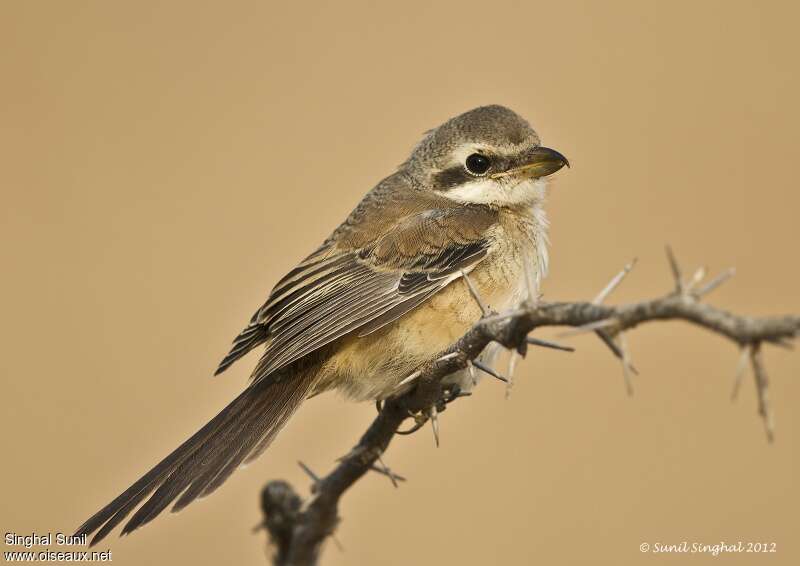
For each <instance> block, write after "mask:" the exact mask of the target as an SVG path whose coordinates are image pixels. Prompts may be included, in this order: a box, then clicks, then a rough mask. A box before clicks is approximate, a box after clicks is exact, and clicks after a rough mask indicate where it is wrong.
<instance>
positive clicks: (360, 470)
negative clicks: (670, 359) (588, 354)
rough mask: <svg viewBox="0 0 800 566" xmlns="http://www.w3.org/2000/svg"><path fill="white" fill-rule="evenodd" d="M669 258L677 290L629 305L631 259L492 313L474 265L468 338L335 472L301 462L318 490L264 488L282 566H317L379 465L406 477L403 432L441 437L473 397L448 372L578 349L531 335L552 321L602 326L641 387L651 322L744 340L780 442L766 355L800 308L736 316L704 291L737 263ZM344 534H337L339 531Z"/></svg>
mask: <svg viewBox="0 0 800 566" xmlns="http://www.w3.org/2000/svg"><path fill="white" fill-rule="evenodd" d="M667 258H668V260H669V265H670V268H671V271H672V275H673V279H674V289H673V291H671V292H670V293H668V294H667V295H665V296H663V297H659V298H656V299H652V300H647V301H642V302H638V303H631V304H626V305H619V306H607V305H604V304H603V303H604V301H605V300H606V299H607V298H608V296H609V295H610V294H611V293H612V292H613V291H614V289H615V288H616V287H617V286H618V285H619V284H620V282H621V281H622V280H623V278H624V277H625V276H626V275H627V274H628V272H630V270H631V269H632V268H633V265H634V263H635V262H631V263H630V264H628V265H627V266H625V268H624V269H623V270H622V271H621V272H620V273H619V274H617V275H616V276H615V277H614V278H613V279H612V280H611V281H610V282H609V283H608V285H606V287H605V288H603V290H602V291H601V292H600V293H599V294H598V295H597V297H595V299H594V300H593V301H592V302H545V301H538V300H537V297H536V296H535V294H534V292H533V286H532V284H531V283H530V282H531V277H528V278H527V279H528V282H529V283H528V285H529V286H528V289H529V294H528V300H526V301H524V302H523V303H522V304H521V305H519V307H517V308H515V309H513V310H512V311H510V312H508V313H501V314H494V313H490V312H489V311H488V310H487V308H486V306H485V303H484V302H483V301H482V299H481V297H480V296H479V295H478V293H477V291H476V289H475V287H474V285H472V282H471V281H470V279H469V276H468V275H467V274H466V273H463V274H462V275H463V277H464V279H465V282H466V283H467V286H468V288H469V290H470V293H471V294H472V296H473V298H474V299H475V301H476V302H477V304H478V305H479V306H480V307H481V311H482V312H483V317H482V318H481V320H479V321H478V322H477V323H476V324H475V325H474V326H473V327H472V328H471V329H470V330H469V331H468V332H467V333H466V334H465V335H464V336H463V337H461V339H460V340H458V341H457V342H456V343H455V344H453V345H452V346H451V347H450V348H448V349H447V350H446V351H444V352H442V353H441V356H440V357H439V358H438V359H436V360H435V361H434V362H432V363H430V364H429V365H427V366H426V367H422V368H420V369H419V370H418V371H416V372H414V374H412V375H410V376H409V377H408V378H406V379H405V380H404V381H403V383H402V384H401V385H402V387H401V388H400V389H399V393H398V394H397V395H396V396H394V397H392V398H390V399H388V400H386V401H385V402H384V403H382V404H381V403H379V404H378V415H377V416H376V417H375V420H374V421H373V422H372V424H371V425H370V426H369V428H368V429H367V431H366V432H365V433H364V434H363V436H362V437H361V439H360V440H359V441H358V443H357V444H356V446H355V447H354V448H353V449H352V450H350V452H349V453H348V454H346V455H345V456H344V457H342V458H341V459H340V460H339V461H338V463H337V465H336V467H335V468H334V469H333V471H331V472H330V473H329V474H328V475H326V476H324V477H318V476H317V475H316V474H314V472H312V471H311V470H310V469H309V468H308V467H307V466H305V465H304V464H302V463H301V466H302V467H303V469H304V470H305V471H306V473H308V474H309V476H310V477H311V478H312V481H313V485H312V487H311V492H312V495H313V497H312V498H311V499H310V500H309V501H307V502H305V503H303V502H302V499H301V498H300V497H299V496H298V495H297V494H296V493H295V492H294V490H293V489H292V487H291V486H290V485H289V484H287V483H286V482H282V481H273V482H270V483H268V484H267V486H266V487H265V488H264V490H263V492H262V509H263V511H264V515H265V519H264V522H263V524H262V525H260V526H262V527H264V528H265V529H266V530H267V531H268V533H269V535H270V539H271V542H272V544H273V546H274V547H275V552H274V555H273V563H274V564H275V565H278V566H288V565H292V566H307V565H314V564H317V561H318V558H319V554H320V551H321V548H322V544H323V542H324V541H325V539H326V538H328V537H330V536H332V535H333V533H334V531H335V529H336V525H337V522H338V512H337V509H338V503H339V499H340V498H341V496H342V494H343V493H344V492H345V491H346V490H347V489H348V488H349V487H350V486H352V485H353V484H354V483H355V482H356V481H358V480H359V479H360V478H361V477H362V476H364V475H365V474H366V473H368V472H369V471H376V472H379V473H381V474H383V475H386V476H388V477H389V479H390V480H391V482H392V483H393V484H394V485H395V487H396V486H397V482H398V481H404V478H401V477H400V476H398V475H396V474H395V473H394V472H392V471H391V470H389V469H388V468H387V467H386V466H385V465H384V464H383V460H382V459H381V455H382V454H383V453H384V452H385V451H386V449H387V447H388V446H389V443H390V442H391V440H392V438H393V437H394V435H395V434H407V433H410V432H413V431H416V430H418V429H419V428H421V427H422V426H424V424H425V423H426V422H428V421H430V422H431V426H432V429H433V432H434V436H435V439H436V443H437V445H438V442H439V428H438V413H440V412H441V411H442V410H444V408H445V406H446V405H447V404H448V403H450V402H452V401H454V400H456V399H457V398H459V397H462V396H465V394H464V393H461V392H459V391H458V390H457V389H455V388H453V387H449V386H448V387H446V386H444V385H443V383H442V380H443V378H444V377H445V376H447V375H449V374H451V373H453V372H455V371H458V370H463V369H467V370H468V371H469V372H470V374H471V375H473V376H474V375H475V372H476V371H482V372H484V373H487V374H489V375H491V376H492V377H495V378H497V379H499V380H501V381H504V382H506V386H507V387H510V386H511V384H512V381H511V379H512V377H513V370H514V366H515V365H516V362H517V355H520V356H525V354H526V352H527V348H528V346H529V345H533V346H538V347H546V348H556V349H560V350H566V351H572V348H569V347H567V346H561V345H559V344H556V343H553V342H548V341H545V340H541V339H539V338H533V337H531V336H529V334H530V333H531V332H532V331H534V330H535V329H537V328H541V327H544V326H569V327H572V329H571V330H570V331H568V332H567V333H565V335H575V334H581V333H587V332H594V333H595V334H596V335H597V336H598V337H599V338H600V339H601V340H602V341H603V342H604V343H605V344H606V345H607V346H608V348H609V349H610V351H611V352H612V354H613V355H614V356H616V357H617V358H618V359H619V360H620V362H621V364H622V368H623V376H624V378H625V385H626V389H627V390H628V392H629V393H630V392H632V391H633V389H632V383H631V380H632V375H634V374H635V373H636V370H635V369H634V367H633V366H632V365H631V362H630V354H629V351H628V347H627V344H626V341H625V334H624V333H625V332H627V331H629V330H632V329H634V328H636V327H637V326H639V325H640V324H644V323H647V322H653V321H659V320H684V321H687V322H691V323H694V324H696V325H698V326H701V327H703V328H706V329H708V330H710V331H711V332H713V333H715V334H719V335H721V336H724V337H726V338H728V339H730V340H731V341H733V342H735V343H736V344H737V345H738V346H739V347H740V349H741V352H742V354H741V357H740V362H739V367H738V369H737V371H736V377H735V381H734V389H733V394H732V398H734V399H735V398H736V395H737V392H738V390H739V386H740V384H741V380H742V377H743V375H744V373H745V370H746V366H747V364H748V362H749V365H750V366H751V368H752V371H753V376H754V381H755V386H756V392H757V397H758V413H759V415H760V416H761V418H762V420H763V422H764V427H765V429H766V433H767V439H768V440H769V441H770V442H771V441H772V440H773V437H774V421H773V415H772V409H771V405H770V402H769V398H768V395H767V392H768V387H769V379H768V377H767V372H766V369H765V365H764V361H763V357H762V345H763V344H771V345H777V346H782V347H791V342H790V341H791V340H792V339H794V338H797V337H798V335H800V316H782V317H764V318H753V317H747V316H740V315H736V314H733V313H730V312H727V311H724V310H721V309H718V308H716V307H713V306H711V305H708V304H704V303H702V302H701V300H702V299H703V298H704V297H705V296H706V295H707V294H708V293H710V292H711V291H713V290H714V289H716V288H717V287H719V286H720V285H721V284H722V283H724V282H725V281H726V280H728V279H729V278H730V277H731V276H732V275H733V273H734V272H733V270H732V269H731V270H727V271H725V272H723V273H721V274H720V275H718V276H717V277H715V278H713V279H711V280H710V281H708V282H707V283H705V284H702V280H703V279H704V277H705V270H704V269H702V268H701V269H698V270H697V271H696V272H695V273H694V274H693V276H692V277H691V278H690V279H689V280H684V279H683V276H682V272H681V268H680V266H679V264H678V262H677V260H676V259H675V256H674V254H673V253H672V250H671V249H670V248H667ZM490 342H498V343H500V344H502V345H503V346H505V347H506V348H508V349H509V350H510V351H511V352H512V358H511V363H510V364H509V372H508V376H503V375H501V374H499V373H498V372H496V371H495V370H494V369H492V368H490V367H489V366H487V365H485V364H483V363H481V362H480V361H479V360H478V359H477V358H478V356H479V355H480V353H481V352H482V351H483V349H484V348H485V347H486V346H487V345H488V344H489V343H490ZM409 418H410V419H413V420H414V421H415V424H414V425H413V426H412V427H411V429H410V430H406V431H403V430H400V426H401V425H402V423H403V422H404V421H405V420H406V419H409ZM334 540H335V539H334Z"/></svg>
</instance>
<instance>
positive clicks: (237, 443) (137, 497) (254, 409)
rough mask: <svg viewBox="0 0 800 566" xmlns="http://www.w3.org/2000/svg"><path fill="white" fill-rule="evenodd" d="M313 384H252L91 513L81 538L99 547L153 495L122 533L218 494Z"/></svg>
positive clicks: (301, 379)
mask: <svg viewBox="0 0 800 566" xmlns="http://www.w3.org/2000/svg"><path fill="white" fill-rule="evenodd" d="M313 385H314V373H313V372H301V373H300V374H295V375H293V376H284V379H281V380H277V381H272V380H269V381H267V380H265V381H262V382H259V383H254V384H252V385H250V386H249V387H248V388H247V389H245V390H244V392H242V393H241V394H240V395H239V396H238V397H237V398H236V399H234V400H233V401H232V402H231V403H230V404H229V405H228V406H227V407H225V408H224V409H223V410H222V411H221V412H220V413H219V414H218V415H217V416H216V417H214V418H213V419H211V421H210V422H209V423H208V424H206V425H205V426H204V427H203V428H201V429H200V430H199V431H197V432H196V433H195V434H194V435H192V436H191V438H189V439H188V440H187V441H185V442H184V443H183V444H181V445H180V446H179V447H178V448H177V449H175V450H174V451H173V452H172V453H171V454H170V455H169V456H167V457H166V458H164V459H163V460H162V461H161V462H159V463H158V464H157V465H156V466H155V467H154V468H153V469H152V470H150V471H149V472H147V473H146V474H145V475H144V476H143V477H142V478H141V479H139V481H137V482H136V483H134V484H133V485H132V486H130V487H129V488H128V489H126V490H125V491H124V492H123V493H122V494H121V495H119V497H117V498H116V499H114V500H113V501H112V502H111V503H109V504H108V505H106V506H105V507H103V508H102V509H101V510H100V511H98V512H97V513H95V514H94V515H92V517H90V518H89V519H88V520H87V521H86V522H85V523H83V525H81V526H80V527H79V528H78V530H77V532H76V534H77V535H83V534H91V533H94V532H95V531H97V533H96V534H95V535H94V538H92V541H91V543H90V544H91V545H94V544H96V543H98V542H99V541H100V540H102V539H103V538H104V537H105V536H106V535H108V533H110V532H111V531H112V530H113V529H114V527H116V526H117V525H118V524H119V523H121V522H122V521H123V519H125V517H127V516H128V514H130V513H131V511H133V509H134V508H136V506H137V505H139V503H141V502H142V501H143V500H144V499H145V498H146V497H147V496H148V495H150V494H151V493H152V495H151V496H150V498H149V499H148V500H147V501H146V502H145V503H144V505H142V506H141V507H140V508H139V509H138V510H137V511H136V513H135V514H134V515H133V517H131V519H130V520H129V521H128V522H127V524H126V525H125V527H124V528H123V529H122V534H127V533H130V532H131V531H133V530H135V529H137V528H138V527H141V526H142V525H144V524H145V523H148V522H150V521H152V520H153V519H154V518H155V517H156V516H157V515H158V514H159V513H161V512H162V511H163V510H164V509H165V508H166V507H167V506H168V505H169V504H170V503H172V502H173V501H174V500H175V499H178V501H177V502H176V503H175V505H174V507H173V508H172V511H173V512H176V511H180V510H181V509H183V508H184V507H186V506H187V505H188V504H189V503H191V502H192V501H194V500H195V499H197V498H198V497H203V496H205V495H208V494H209V493H211V492H213V491H214V490H215V489H217V488H218V487H219V486H220V485H222V483H223V482H224V481H225V480H226V479H228V477H229V476H230V475H231V474H232V473H233V472H234V471H235V470H236V469H237V468H238V467H239V466H240V465H241V464H242V463H245V462H247V461H249V460H251V459H253V458H255V457H256V456H258V455H259V454H260V453H261V452H263V451H264V449H266V447H267V446H268V445H269V444H270V442H271V441H272V440H273V439H274V438H275V436H276V435H277V434H278V432H279V431H280V429H281V428H282V427H283V425H284V424H286V421H288V420H289V417H291V416H292V414H293V413H294V412H295V411H296V410H297V408H298V407H299V406H300V404H301V403H302V402H303V401H304V400H305V399H306V397H307V396H308V394H309V392H310V391H311V389H312V387H313ZM153 492H155V493H153Z"/></svg>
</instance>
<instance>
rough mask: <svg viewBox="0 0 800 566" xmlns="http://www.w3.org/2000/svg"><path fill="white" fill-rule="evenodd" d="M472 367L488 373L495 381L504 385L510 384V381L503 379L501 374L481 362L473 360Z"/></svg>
mask: <svg viewBox="0 0 800 566" xmlns="http://www.w3.org/2000/svg"><path fill="white" fill-rule="evenodd" d="M472 365H474V366H475V367H476V368H478V369H479V370H481V371H482V372H484V373H488V374H489V375H491V376H492V377H494V378H495V379H499V380H500V381H502V382H503V383H508V379H507V378H505V377H503V376H502V375H500V374H499V373H497V372H496V371H494V370H493V369H492V368H491V367H489V366H488V365H486V364H484V363H483V362H479V361H478V360H472Z"/></svg>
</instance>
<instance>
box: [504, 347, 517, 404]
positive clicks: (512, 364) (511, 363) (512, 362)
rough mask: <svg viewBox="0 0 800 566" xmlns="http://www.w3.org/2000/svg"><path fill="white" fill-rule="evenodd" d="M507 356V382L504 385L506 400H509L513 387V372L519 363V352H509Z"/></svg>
mask: <svg viewBox="0 0 800 566" xmlns="http://www.w3.org/2000/svg"><path fill="white" fill-rule="evenodd" d="M509 352H510V354H509V356H508V382H507V383H506V399H510V398H511V388H512V387H514V371H515V370H516V369H517V362H518V361H519V357H520V356H519V352H517V351H516V350H509Z"/></svg>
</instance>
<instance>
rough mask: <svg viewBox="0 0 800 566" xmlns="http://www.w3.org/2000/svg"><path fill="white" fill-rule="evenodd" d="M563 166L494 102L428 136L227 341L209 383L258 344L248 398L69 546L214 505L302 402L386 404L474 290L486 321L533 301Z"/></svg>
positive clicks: (453, 332)
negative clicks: (549, 207)
mask: <svg viewBox="0 0 800 566" xmlns="http://www.w3.org/2000/svg"><path fill="white" fill-rule="evenodd" d="M564 166H569V162H568V161H567V158H566V157H564V156H563V155H562V154H561V153H559V152H558V151H556V150H554V149H550V148H547V147H544V146H543V145H541V142H540V139H539V136H538V134H537V133H536V131H535V130H534V129H533V128H532V127H531V125H530V124H529V123H528V122H527V121H526V120H525V119H524V118H522V117H521V116H520V115H518V114H517V113H516V112H514V111H512V110H510V109H509V108H507V107H504V106H500V105H488V106H480V107H477V108H474V109H472V110H469V111H467V112H464V113H462V114H459V115H457V116H455V117H453V118H450V119H449V120H447V121H445V122H444V123H442V124H441V125H440V126H438V127H436V128H434V129H432V130H428V131H427V132H426V133H425V134H424V136H423V137H422V139H421V140H420V141H419V142H418V143H417V145H416V146H414V148H413V150H412V151H411V153H410V156H409V157H408V159H406V161H404V162H403V163H402V164H401V165H400V166H398V167H397V170H396V171H395V172H394V173H392V174H390V175H389V176H388V177H386V178H385V179H383V180H382V181H380V182H379V183H378V184H377V185H375V187H373V188H372V189H371V190H370V191H369V192H368V193H367V194H366V195H365V196H364V197H363V199H362V200H361V201H360V202H359V203H358V205H357V206H356V207H355V209H354V210H353V211H352V212H351V213H350V215H349V216H348V217H347V218H346V219H345V221H344V222H342V223H341V224H340V225H339V226H338V227H337V228H336V229H335V230H334V231H333V232H332V233H331V234H330V236H329V237H328V238H327V239H325V241H324V242H323V243H322V244H321V245H320V246H319V247H318V248H317V249H316V250H315V251H314V252H313V253H311V255H309V256H308V257H306V258H305V259H304V260H303V261H301V262H300V263H299V264H297V266H296V267H295V268H294V269H292V270H291V271H289V272H288V273H287V274H286V275H285V276H284V277H283V278H281V279H280V280H279V281H278V282H277V284H275V286H274V288H273V289H272V291H271V292H270V294H269V296H268V298H267V300H266V302H265V303H264V304H263V305H262V306H261V307H260V308H259V309H258V310H256V312H255V314H253V316H252V318H251V319H250V322H249V323H248V324H247V326H246V327H245V328H244V329H243V330H242V331H241V332H240V333H239V334H238V336H236V338H235V340H234V341H233V346H232V347H231V349H230V352H229V353H228V354H227V355H226V356H225V357H224V359H223V360H222V362H221V363H220V364H219V367H218V368H217V370H216V372H215V375H218V374H220V373H222V372H223V371H225V370H226V369H227V368H228V367H230V366H231V365H232V364H233V363H234V362H236V361H237V360H239V359H240V358H242V357H243V356H244V355H245V354H247V353H248V352H250V351H251V350H253V349H254V348H257V347H259V346H263V352H262V354H261V357H260V359H259V361H258V362H257V364H256V365H255V368H254V370H253V372H252V374H251V378H250V380H249V382H248V385H247V386H246V387H245V388H244V390H243V391H242V392H241V393H240V394H239V395H238V396H237V397H236V398H235V399H234V400H233V401H231V402H230V403H229V404H228V405H227V406H226V407H225V408H224V409H223V410H222V411H221V412H220V413H219V414H217V415H216V416H215V417H214V418H213V419H211V421H209V422H208V423H207V424H206V425H205V426H203V427H202V428H201V429H200V430H199V431H197V432H196V433H195V434H194V435H192V436H191V437H190V438H189V439H188V440H186V441H185V442H184V443H183V444H181V445H180V446H179V447H178V448H176V449H175V450H174V451H173V452H172V453H170V454H169V455H168V456H167V457H166V458H164V459H163V460H162V461H161V462H159V463H158V464H156V466H155V467H153V468H152V469H151V470H150V471H149V472H147V473H146V474H145V475H144V476H142V477H141V478H140V479H139V480H138V481H136V482H135V483H134V484H133V485H131V486H130V487H129V488H128V489H126V490H125V491H124V492H123V493H122V494H120V495H119V496H118V497H117V498H115V499H114V500H113V501H111V502H110V503H109V504H108V505H106V506H105V507H103V508H102V509H101V510H100V511H98V512H97V513H95V514H94V515H92V516H91V517H90V518H89V519H88V520H86V522H84V523H83V524H82V525H81V526H80V527H79V528H78V529H77V531H76V535H79V536H80V535H93V538H92V540H91V544H92V545H94V544H96V543H97V542H99V541H100V540H102V539H103V538H104V537H105V536H107V535H108V534H109V533H110V532H111V531H112V530H113V529H114V528H115V527H117V525H119V524H120V523H121V522H123V521H124V520H125V519H126V518H127V517H128V516H129V515H130V514H131V513H132V512H133V516H132V517H130V519H128V521H127V523H126V524H125V526H124V527H123V528H122V531H121V534H128V533H130V532H132V531H133V530H135V529H137V528H139V527H141V526H142V525H144V524H146V523H148V522H150V521H152V520H153V519H154V518H155V517H156V516H157V515H159V514H160V513H161V512H162V511H163V510H164V509H166V508H167V507H168V506H169V505H171V504H172V511H173V512H176V511H179V510H181V509H183V508H184V507H186V506H187V505H188V504H190V503H191V502H193V501H195V500H196V499H198V498H200V497H203V496H206V495H208V494H210V493H211V492H213V491H215V490H216V489H217V488H218V487H219V486H220V485H221V484H222V483H223V482H224V481H225V480H226V479H228V477H229V476H230V475H231V474H232V473H233V472H234V471H235V470H236V469H238V468H239V467H241V466H242V465H244V464H246V463H248V462H250V461H252V460H253V459H255V458H256V457H257V456H259V455H260V454H261V453H262V452H264V450H265V449H266V448H267V447H268V446H269V445H270V443H271V442H272V441H273V440H274V438H275V436H276V435H277V434H278V432H279V431H280V430H281V428H283V426H284V425H285V424H286V422H287V421H288V420H289V418H290V417H291V416H292V415H293V414H294V413H295V411H296V410H297V409H298V408H299V407H300V405H301V404H302V403H303V402H304V401H305V400H306V399H308V398H310V397H312V396H314V395H317V394H320V393H323V392H326V391H331V390H336V391H339V392H340V393H342V394H344V396H345V397H347V398H349V399H352V400H354V401H367V400H384V399H386V398H388V397H391V396H392V395H395V394H397V392H398V388H399V387H401V386H402V384H403V383H404V381H405V380H406V378H407V377H408V376H409V375H412V374H413V373H414V372H415V371H417V370H418V369H419V368H421V367H423V366H424V365H425V364H427V363H430V362H431V361H433V360H435V359H436V358H437V356H439V355H440V354H441V352H442V351H443V350H445V349H446V348H447V347H448V346H450V345H452V344H453V343H454V342H455V341H456V340H458V338H460V337H461V336H462V335H463V334H464V333H465V332H466V331H467V330H469V328H470V327H471V326H472V325H474V324H475V322H477V321H478V320H479V319H480V318H481V317H482V316H483V314H484V312H483V309H482V308H481V306H480V305H479V304H478V303H477V301H475V300H474V297H475V295H474V294H473V293H478V294H479V295H480V297H481V298H482V299H483V301H484V302H485V303H486V304H487V305H488V307H490V308H491V309H493V310H498V311H500V310H502V309H506V308H510V307H511V306H513V305H515V304H518V303H519V301H521V300H523V299H524V298H525V297H526V296H528V295H531V294H533V293H534V292H535V291H536V290H537V289H538V288H539V285H540V282H541V279H542V277H544V276H545V274H546V272H547V265H548V237H547V229H548V221H547V217H546V214H545V211H544V201H545V197H546V193H547V184H548V180H549V177H550V176H551V175H552V174H553V173H555V172H557V171H559V170H560V169H562V168H563V167H564ZM470 285H472V286H473V291H472V292H471V290H470ZM536 298H537V297H533V296H531V297H529V299H530V300H535V299H536ZM498 348H499V347H498V346H497V345H490V346H487V349H486V350H484V352H483V353H482V354H481V359H482V360H483V361H484V362H486V363H493V360H494V357H495V355H496V353H497V350H498ZM467 374H468V372H467V371H465V370H461V371H459V372H456V373H455V374H453V375H452V376H448V378H447V379H448V382H450V383H454V384H457V385H458V386H459V387H461V388H463V390H465V391H468V390H470V389H471V388H472V387H473V386H474V385H475V380H474V377H470V376H469V375H467ZM137 507H138V508H137ZM134 510H135V512H134Z"/></svg>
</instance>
